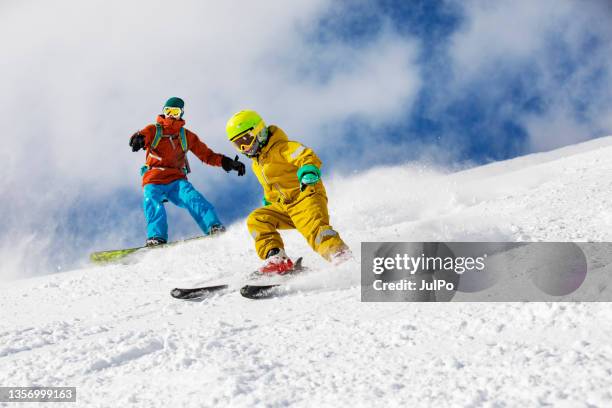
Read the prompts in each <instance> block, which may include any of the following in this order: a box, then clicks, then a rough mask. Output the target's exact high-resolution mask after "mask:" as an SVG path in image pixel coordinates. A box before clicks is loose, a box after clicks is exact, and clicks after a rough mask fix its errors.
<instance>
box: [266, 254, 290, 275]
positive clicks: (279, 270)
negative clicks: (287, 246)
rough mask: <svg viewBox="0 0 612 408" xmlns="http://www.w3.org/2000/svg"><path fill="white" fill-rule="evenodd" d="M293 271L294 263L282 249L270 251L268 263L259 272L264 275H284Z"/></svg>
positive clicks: (267, 258)
mask: <svg viewBox="0 0 612 408" xmlns="http://www.w3.org/2000/svg"><path fill="white" fill-rule="evenodd" d="M291 271H293V262H292V261H291V259H289V257H288V256H287V254H286V253H285V250H284V249H282V248H272V249H271V250H269V251H268V254H267V256H266V262H265V263H264V264H263V266H262V267H261V268H259V270H258V272H260V273H262V274H278V275H284V274H286V273H289V272H291Z"/></svg>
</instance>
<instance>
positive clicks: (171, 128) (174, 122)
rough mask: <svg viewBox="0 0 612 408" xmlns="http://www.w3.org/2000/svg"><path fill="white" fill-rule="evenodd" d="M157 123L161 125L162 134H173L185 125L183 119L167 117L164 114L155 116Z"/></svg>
mask: <svg viewBox="0 0 612 408" xmlns="http://www.w3.org/2000/svg"><path fill="white" fill-rule="evenodd" d="M157 123H159V124H160V125H162V127H163V129H164V134H166V135H175V134H177V133H178V132H179V130H181V128H182V127H183V126H185V121H184V120H183V119H174V118H169V117H166V116H164V115H158V116H157Z"/></svg>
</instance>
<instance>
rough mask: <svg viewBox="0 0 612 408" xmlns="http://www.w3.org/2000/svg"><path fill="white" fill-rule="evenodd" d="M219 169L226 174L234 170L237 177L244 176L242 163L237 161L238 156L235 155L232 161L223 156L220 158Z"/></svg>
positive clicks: (244, 171)
mask: <svg viewBox="0 0 612 408" xmlns="http://www.w3.org/2000/svg"><path fill="white" fill-rule="evenodd" d="M221 167H223V170H225V171H227V172H228V173H229V172H230V171H232V170H234V171H236V172H237V173H238V175H239V176H244V174H245V173H246V168H245V167H244V163H242V162H241V161H240V160H238V155H236V158H235V159H234V160H232V159H230V158H229V157H227V156H223V157H222V158H221Z"/></svg>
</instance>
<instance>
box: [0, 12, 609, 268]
mask: <svg viewBox="0 0 612 408" xmlns="http://www.w3.org/2000/svg"><path fill="white" fill-rule="evenodd" d="M82 3H85V2H78V1H76V0H74V1H71V0H59V1H57V2H54V4H53V5H49V4H47V5H45V4H42V3H40V2H39V3H37V2H17V1H14V2H5V3H3V4H2V5H0V11H1V12H0V23H1V24H0V32H1V33H2V34H3V38H14V39H15V40H14V41H12V42H9V43H8V44H7V46H6V50H5V52H4V53H5V55H4V60H5V61H7V62H8V64H4V65H5V67H4V68H0V73H1V74H2V79H1V80H0V81H2V82H3V84H2V85H3V97H4V98H3V101H2V102H0V105H2V108H3V111H5V112H7V111H10V112H12V116H11V121H10V123H11V124H12V125H13V126H12V127H13V128H12V129H11V132H12V133H11V135H12V136H11V137H9V138H8V139H9V140H8V141H7V142H6V143H7V144H8V146H6V147H7V148H6V149H5V150H4V152H2V153H0V154H1V155H2V156H1V157H2V160H3V163H4V164H5V176H4V178H3V181H2V182H1V183H2V184H0V191H1V192H2V196H3V200H2V202H3V203H2V204H0V205H1V207H0V210H1V211H2V213H3V214H4V217H3V219H2V220H0V228H1V230H2V231H3V232H2V233H0V256H2V258H3V259H8V258H10V259H11V262H9V263H8V264H5V265H8V266H4V270H2V271H0V277H3V276H4V277H7V276H13V277H14V276H25V275H30V274H36V273H40V272H41V271H50V270H53V269H54V268H57V267H58V266H61V267H70V266H72V265H75V263H78V262H80V261H82V260H83V259H84V258H85V257H86V255H87V253H88V252H89V251H91V250H93V249H96V248H97V249H102V248H107V247H115V246H124V245H139V244H141V243H142V242H143V240H144V238H145V236H144V233H145V225H144V218H143V215H142V211H141V208H140V201H141V191H140V180H139V177H138V168H139V166H140V165H141V161H142V160H143V157H141V156H142V154H140V153H139V154H133V153H132V152H131V151H130V150H129V147H128V146H127V138H128V137H129V135H130V134H131V133H132V132H134V131H135V130H136V129H139V128H142V127H144V126H145V125H146V124H147V123H150V122H151V121H153V120H154V118H155V115H156V114H157V113H158V112H159V109H160V107H161V105H162V103H163V101H164V100H165V99H166V98H167V97H169V96H175V95H176V96H181V97H183V98H184V99H185V100H186V102H187V106H186V119H187V127H189V128H190V129H192V130H193V131H195V132H196V133H198V134H199V135H200V136H201V138H202V139H203V140H204V141H205V142H206V143H207V144H208V145H209V146H210V147H212V148H213V149H215V150H216V151H219V152H221V153H224V154H226V155H233V154H234V151H233V150H232V148H231V146H229V144H228V143H227V141H226V140H225V139H224V136H223V129H224V123H225V121H226V120H227V118H228V117H229V116H231V114H232V113H233V112H235V111H237V110H240V109H243V108H252V109H256V110H258V111H260V113H262V115H263V116H264V117H265V118H266V120H267V122H269V123H274V124H277V125H280V126H281V127H283V128H284V129H285V130H286V131H287V133H288V134H289V135H290V137H293V138H295V139H297V140H300V141H302V142H304V143H306V144H308V145H310V146H312V147H313V148H314V149H315V150H316V151H317V153H318V154H319V155H320V156H321V158H322V159H323V161H324V163H325V164H324V174H325V173H328V174H329V173H348V172H351V173H352V172H355V171H362V170H365V169H368V168H371V167H374V166H378V165H391V164H401V163H406V162H410V161H415V160H419V161H424V162H427V163H431V164H432V165H443V166H451V167H460V166H466V165H475V164H481V163H486V162H490V161H495V160H503V159H507V158H511V157H514V156H517V155H523V154H527V153H530V152H536V151H542V150H549V149H553V148H556V147H559V146H563V145H567V144H572V143H576V142H580V141H584V140H588V139H590V138H594V137H599V136H604V135H608V134H612V130H611V129H612V81H611V78H610V75H611V73H610V67H611V66H612V64H611V63H612V52H611V51H612V49H611V48H612V47H611V45H610V44H612V41H611V40H612V29H611V28H610V27H609V26H610V24H609V21H610V17H612V7H611V6H610V3H609V2H606V1H599V2H598V1H590V2H577V1H556V0H555V1H545V0H544V1H538V2H533V1H527V0H525V1H465V2H464V1H461V2H460V1H410V2H405V1H390V0H385V1H377V2H375V1H351V2H344V1H340V2H332V1H326V0H316V1H307V2H306V1H304V2H282V1H278V0H274V1H272V0H270V1H267V2H263V3H259V5H253V4H250V3H248V2H232V3H231V4H224V5H219V4H215V3H212V2H210V3H207V2H197V1H185V2H184V3H182V4H181V9H180V10H177V11H173V12H172V13H169V12H168V10H167V8H166V7H167V6H166V5H165V4H164V3H163V2H161V1H149V2H146V1H135V2H130V3H129V4H124V3H122V2H120V1H109V2H104V1H99V0H96V1H91V2H87V4H82ZM241 16H247V17H246V18H241ZM236 19H238V20H239V21H238V22H236V21H235V20H236ZM25 22H27V24H25ZM27 27H36V28H35V29H29V28H27ZM15 107H18V109H17V110H15ZM196 163H197V162H196ZM192 167H194V173H193V174H192V176H191V178H190V179H191V181H192V182H193V183H194V185H195V186H196V187H197V188H198V189H200V190H201V191H202V192H203V193H204V194H205V195H206V196H207V198H209V200H210V201H211V202H213V203H214V204H215V205H216V207H217V209H218V212H219V214H220V215H221V217H222V219H224V220H225V222H226V223H231V222H232V221H235V220H237V219H240V218H243V217H244V216H246V214H248V212H249V211H250V210H251V209H253V208H254V207H255V206H257V205H258V203H259V199H260V196H261V189H260V187H259V186H258V185H257V182H256V180H255V178H254V177H252V176H248V177H245V178H243V179H238V178H237V177H235V176H233V175H226V174H225V173H224V172H222V171H219V170H218V169H214V168H210V167H202V166H197V165H196V166H193V159H192ZM407 183H409V181H407ZM168 209H169V216H170V219H171V236H172V238H182V237H187V236H193V235H197V234H198V230H197V227H196V225H195V223H193V221H192V220H191V219H190V217H189V215H188V214H187V213H186V212H184V211H182V210H179V209H175V208H171V206H169V208H168ZM364 239H367V237H364ZM249 244H250V243H245V245H249Z"/></svg>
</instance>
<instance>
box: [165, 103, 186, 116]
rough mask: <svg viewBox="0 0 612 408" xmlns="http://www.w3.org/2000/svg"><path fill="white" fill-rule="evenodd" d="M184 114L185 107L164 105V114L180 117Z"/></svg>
mask: <svg viewBox="0 0 612 408" xmlns="http://www.w3.org/2000/svg"><path fill="white" fill-rule="evenodd" d="M182 114H183V109H181V108H175V107H172V106H164V115H166V116H170V117H171V118H175V119H178V118H180V117H181V115H182Z"/></svg>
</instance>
